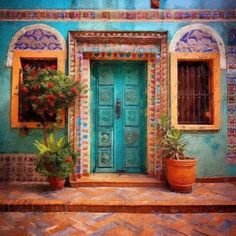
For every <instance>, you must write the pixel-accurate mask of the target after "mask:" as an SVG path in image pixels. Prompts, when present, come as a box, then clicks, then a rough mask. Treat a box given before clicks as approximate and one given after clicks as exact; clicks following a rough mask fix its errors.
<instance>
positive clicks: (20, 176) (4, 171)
mask: <svg viewBox="0 0 236 236" xmlns="http://www.w3.org/2000/svg"><path fill="white" fill-rule="evenodd" d="M35 158H36V156H35V154H11V153H9V154H0V181H34V182H43V181H45V180H46V178H45V177H43V176H41V175H40V174H39V173H38V172H36V171H35V165H34V160H35Z"/></svg>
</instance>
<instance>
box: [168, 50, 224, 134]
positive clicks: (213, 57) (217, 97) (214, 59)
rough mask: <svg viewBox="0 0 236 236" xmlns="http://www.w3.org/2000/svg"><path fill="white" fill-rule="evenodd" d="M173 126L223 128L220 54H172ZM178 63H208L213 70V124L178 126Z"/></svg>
mask: <svg viewBox="0 0 236 236" xmlns="http://www.w3.org/2000/svg"><path fill="white" fill-rule="evenodd" d="M170 60H171V61H170V63H171V74H170V76H171V86H170V87H171V125H172V126H173V127H174V128H176V129H180V130H193V131H200V130H219V129H220V126H221V82H220V77H221V71H220V55H219V53H179V52H176V53H171V57H170ZM178 61H206V62H207V63H208V65H209V68H210V70H211V75H212V76H211V93H212V95H213V98H212V102H211V104H210V105H211V107H212V114H211V115H212V117H213V123H212V124H206V125H203V124H187V125H185V124H178Z"/></svg>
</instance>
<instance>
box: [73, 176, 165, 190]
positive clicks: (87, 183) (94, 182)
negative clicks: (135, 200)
mask: <svg viewBox="0 0 236 236" xmlns="http://www.w3.org/2000/svg"><path fill="white" fill-rule="evenodd" d="M161 185H163V183H162V182H161V181H160V180H158V179H156V178H154V177H152V176H147V175H143V174H124V173H122V174H117V173H107V174H106V173H96V174H91V175H89V176H83V177H82V178H79V179H78V180H76V181H71V186H72V187H74V188H76V187H157V186H161Z"/></svg>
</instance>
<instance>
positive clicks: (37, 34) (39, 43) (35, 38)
mask: <svg viewBox="0 0 236 236" xmlns="http://www.w3.org/2000/svg"><path fill="white" fill-rule="evenodd" d="M14 49H19V50H62V45H61V43H60V42H59V40H58V39H57V37H56V35H54V34H53V33H51V32H49V31H47V30H44V29H40V28H35V29H30V30H28V31H26V32H25V33H24V34H23V35H22V36H20V37H19V39H18V41H17V42H16V43H15V48H14Z"/></svg>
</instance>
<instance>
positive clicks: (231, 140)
mask: <svg viewBox="0 0 236 236" xmlns="http://www.w3.org/2000/svg"><path fill="white" fill-rule="evenodd" d="M234 32H235V36H234V37H236V31H234ZM229 36H230V37H231V36H232V31H230V34H229ZM234 37H232V38H234ZM233 68H236V46H228V47H227V115H228V119H227V120H228V125H227V127H228V129H227V130H228V145H227V163H228V164H229V165H236V70H234V69H233Z"/></svg>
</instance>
